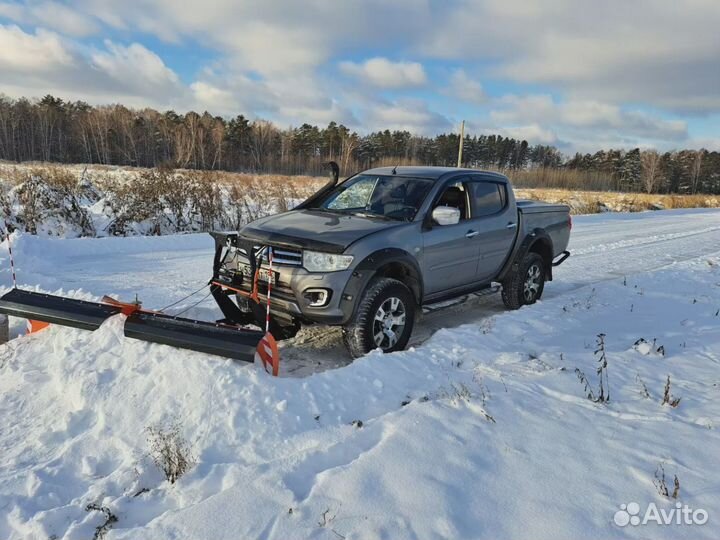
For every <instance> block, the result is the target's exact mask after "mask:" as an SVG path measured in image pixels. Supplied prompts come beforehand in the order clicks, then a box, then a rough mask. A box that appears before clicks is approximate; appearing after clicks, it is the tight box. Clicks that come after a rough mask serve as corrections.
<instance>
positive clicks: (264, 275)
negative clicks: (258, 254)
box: [241, 264, 277, 285]
mask: <svg viewBox="0 0 720 540" xmlns="http://www.w3.org/2000/svg"><path fill="white" fill-rule="evenodd" d="M241 268H242V273H243V275H244V276H247V277H248V279H250V282H251V283H252V280H253V279H255V276H253V275H252V274H251V272H250V265H247V264H246V265H243V266H242V267H241ZM258 281H261V282H265V283H270V284H272V285H275V283H276V281H277V272H270V270H268V269H267V268H260V271H259V272H258Z"/></svg>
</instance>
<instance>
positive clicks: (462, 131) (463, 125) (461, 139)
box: [457, 120, 465, 168]
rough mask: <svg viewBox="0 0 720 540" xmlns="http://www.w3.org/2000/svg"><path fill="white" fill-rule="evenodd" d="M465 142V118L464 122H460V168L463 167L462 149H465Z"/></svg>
mask: <svg viewBox="0 0 720 540" xmlns="http://www.w3.org/2000/svg"><path fill="white" fill-rule="evenodd" d="M463 142H465V120H463V121H462V124H460V145H459V148H458V164H457V166H458V168H459V167H462V149H463Z"/></svg>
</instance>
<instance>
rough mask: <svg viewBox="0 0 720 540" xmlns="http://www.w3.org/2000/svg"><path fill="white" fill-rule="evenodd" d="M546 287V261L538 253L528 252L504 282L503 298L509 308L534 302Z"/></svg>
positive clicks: (516, 307)
mask: <svg viewBox="0 0 720 540" xmlns="http://www.w3.org/2000/svg"><path fill="white" fill-rule="evenodd" d="M544 288H545V262H544V261H543V258H542V257H541V256H540V255H538V254H537V253H528V254H526V255H525V257H523V260H522V261H521V262H520V264H519V265H518V268H517V270H516V271H514V272H512V273H511V274H510V275H509V276H508V277H506V278H505V280H504V281H503V282H502V299H503V302H504V303H505V306H506V307H507V308H509V309H518V308H519V307H521V306H525V305H529V304H534V303H535V302H537V301H538V300H539V299H540V297H541V296H542V293H543V289H544Z"/></svg>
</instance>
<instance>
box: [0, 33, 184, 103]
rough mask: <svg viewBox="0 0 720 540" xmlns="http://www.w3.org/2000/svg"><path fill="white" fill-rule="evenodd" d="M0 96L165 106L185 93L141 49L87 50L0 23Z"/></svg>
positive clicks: (161, 65) (169, 72)
mask: <svg viewBox="0 0 720 540" xmlns="http://www.w3.org/2000/svg"><path fill="white" fill-rule="evenodd" d="M0 72H2V77H0V92H4V93H7V94H8V95H13V96H26V97H39V96H43V95H45V94H48V93H50V94H54V95H56V96H58V97H62V98H66V99H71V100H77V99H84V100H87V101H90V102H93V103H103V104H105V103H116V102H118V101H120V102H122V103H124V104H126V105H131V106H141V107H144V106H150V105H155V106H159V107H167V106H170V105H173V104H179V103H181V102H183V100H186V89H185V88H183V86H182V85H181V84H180V81H179V79H178V77H177V75H176V74H175V73H174V72H173V71H172V70H170V69H169V68H168V67H167V66H165V64H164V63H163V61H162V59H160V57H159V56H157V55H156V54H155V53H153V52H151V51H149V50H148V49H146V48H145V47H144V46H142V45H140V44H137V43H133V44H131V45H129V46H127V47H125V46H121V45H117V44H115V43H113V42H111V41H106V42H105V49H102V50H93V51H91V52H87V51H86V50H85V49H83V48H82V47H81V46H80V45H78V44H77V43H74V42H71V41H68V40H66V39H64V38H62V37H61V36H59V35H58V34H57V33H55V32H51V31H47V30H37V31H36V32H35V33H34V34H31V33H26V32H24V31H23V30H21V29H20V28H18V27H17V26H2V25H0Z"/></svg>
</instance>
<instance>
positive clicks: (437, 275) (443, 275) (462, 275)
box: [422, 180, 480, 295]
mask: <svg viewBox="0 0 720 540" xmlns="http://www.w3.org/2000/svg"><path fill="white" fill-rule="evenodd" d="M437 206H454V207H458V208H460V206H462V208H460V210H461V216H460V222H459V223H457V224H456V225H438V224H437V223H433V224H432V228H430V229H429V230H425V231H423V233H422V234H423V248H424V249H423V259H422V261H423V262H422V265H423V275H424V277H425V279H424V285H425V294H426V295H429V294H433V293H437V292H442V291H446V290H449V289H454V288H456V287H462V286H464V285H469V284H472V283H473V282H474V281H476V279H477V277H476V276H477V266H478V261H479V258H480V244H479V242H478V238H477V236H478V234H477V228H476V227H474V226H473V224H472V223H471V219H470V216H471V206H470V193H469V190H468V183H467V182H466V181H465V180H457V181H456V180H453V181H452V182H451V183H450V184H448V185H447V186H445V187H444V188H443V191H442V193H441V195H440V198H439V200H438V201H437V202H436V203H435V204H434V205H433V208H435V207H437ZM430 212H432V208H431V210H430Z"/></svg>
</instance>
